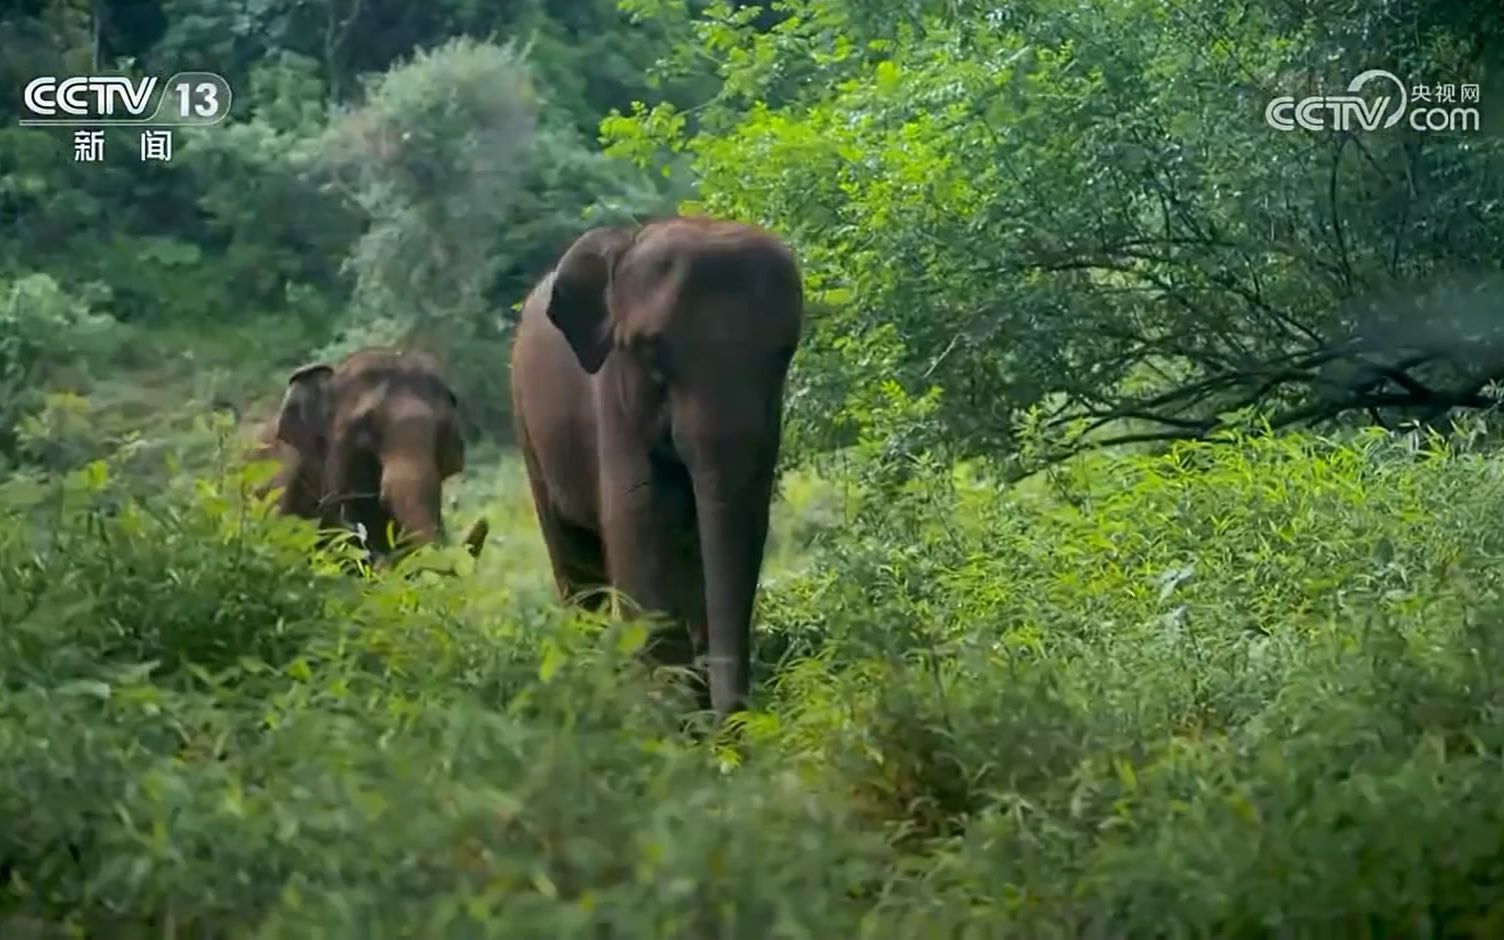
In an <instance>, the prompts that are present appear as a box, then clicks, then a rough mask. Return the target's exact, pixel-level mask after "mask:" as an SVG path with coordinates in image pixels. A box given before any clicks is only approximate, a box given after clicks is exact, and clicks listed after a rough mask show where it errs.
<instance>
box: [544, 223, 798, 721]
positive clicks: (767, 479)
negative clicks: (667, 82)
mask: <svg viewBox="0 0 1504 940" xmlns="http://www.w3.org/2000/svg"><path fill="white" fill-rule="evenodd" d="M543 287H544V289H545V290H546V291H548V319H549V320H550V321H551V322H552V323H553V324H554V326H556V327H557V328H558V329H559V331H560V332H562V333H563V335H564V337H565V338H566V340H567V341H568V343H569V345H570V347H571V349H573V351H574V354H575V357H576V359H577V360H578V361H579V364H580V366H581V367H582V368H583V369H584V370H585V371H586V372H587V373H590V374H592V375H596V376H597V377H596V379H595V383H596V388H597V391H598V392H599V393H600V394H599V395H598V397H597V409H598V415H597V420H598V421H600V422H601V423H602V428H603V432H604V433H603V440H604V441H607V442H610V441H631V442H634V443H633V446H636V444H637V443H638V442H640V443H641V444H642V445H643V446H642V448H641V449H642V450H643V452H644V454H645V455H646V456H645V457H644V458H643V459H642V461H641V466H643V467H648V468H650V469H646V470H644V471H643V472H644V473H645V474H646V475H648V476H651V477H652V478H653V485H654V486H657V487H660V488H661V487H664V486H669V487H675V486H682V488H683V489H684V490H686V491H687V492H688V493H690V494H692V501H693V508H692V510H691V513H692V522H690V523H689V524H688V528H690V529H692V530H693V531H691V532H687V533H685V534H686V536H687V537H690V538H692V539H694V540H695V541H696V542H697V543H698V544H697V555H698V557H699V559H700V563H701V571H700V572H699V573H698V574H699V576H700V578H701V581H702V584H703V613H704V618H705V621H706V623H705V624H703V629H704V631H705V637H704V638H705V641H706V646H707V647H708V650H707V652H708V656H707V662H708V678H709V686H710V698H711V703H712V705H713V706H714V708H715V709H716V711H717V712H720V713H722V714H725V713H727V712H729V711H732V710H736V709H739V708H742V707H744V706H745V703H746V700H747V698H748V694H749V685H750V665H749V664H750V652H751V650H750V646H751V617H752V608H753V602H754V599H755V595H756V593H757V582H758V578H759V574H760V571H761V567H762V560H763V553H764V549H765V544H766V539H767V530H768V513H769V503H770V501H771V498H772V488H773V481H774V473H775V468H776V464H777V462H778V452H779V444H780V439H781V429H782V421H783V393H784V386H785V384H786V378H787V374H788V369H789V364H790V361H791V360H792V358H793V356H794V353H795V351H796V349H797V347H798V344H799V340H800V335H801V332H802V328H803V318H804V313H803V304H804V299H803V287H802V283H801V276H800V272H799V267H798V264H797V262H796V260H795V258H794V256H793V253H792V252H791V251H790V249H789V248H788V247H787V246H786V245H785V244H784V243H783V242H782V241H781V240H780V239H778V238H777V237H775V236H773V235H772V234H770V233H768V232H765V231H762V230H761V229H758V228H755V227H753V226H749V225H743V224H740V223H735V222H723V221H718V220H712V219H703V218H678V219H671V220H668V221H665V222H658V223H653V224H650V225H647V226H644V227H642V228H640V229H636V230H635V231H630V232H629V231H622V230H617V229H610V228H601V229H595V230H592V231H590V232H588V233H586V234H585V235H584V236H582V237H581V238H580V239H579V240H578V241H576V242H575V243H574V245H572V246H571V247H570V249H569V250H568V251H567V252H565V254H564V256H563V257H562V258H561V259H560V261H559V263H558V265H557V266H556V267H555V269H554V272H553V274H552V281H551V284H545V285H543ZM601 446H602V448H603V449H605V450H607V451H608V452H607V453H603V454H602V459H603V460H612V459H614V455H613V454H611V453H609V448H610V447H611V446H613V445H611V444H610V443H604V444H602V445H601ZM681 480H682V481H683V482H682V484H681V483H680V482H679V481H681ZM665 481H669V482H668V483H665ZM626 483H627V484H628V485H629V486H632V485H639V484H636V483H635V482H633V481H626ZM627 498H629V497H627ZM606 524H607V526H609V525H610V523H609V521H608V522H607V523H606ZM618 586H620V585H618ZM628 593H630V591H629V592H628Z"/></svg>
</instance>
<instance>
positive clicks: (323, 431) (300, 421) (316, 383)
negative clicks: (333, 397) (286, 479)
mask: <svg viewBox="0 0 1504 940" xmlns="http://www.w3.org/2000/svg"><path fill="white" fill-rule="evenodd" d="M333 375H334V367H333V366H330V365H328V364H327V363H322V362H319V363H315V364H313V365H307V366H303V367H302V368H301V369H298V370H297V371H295V372H294V373H293V374H292V375H290V376H288V377H287V393H286V394H285V395H283V396H282V411H281V413H280V414H278V415H277V433H276V438H277V440H279V441H286V442H287V443H289V444H291V445H292V446H293V447H295V448H297V449H298V450H299V451H301V452H302V453H305V454H312V453H317V452H319V451H320V450H322V448H323V444H324V440H325V438H326V436H327V435H328V428H329V380H330V378H332V377H333Z"/></svg>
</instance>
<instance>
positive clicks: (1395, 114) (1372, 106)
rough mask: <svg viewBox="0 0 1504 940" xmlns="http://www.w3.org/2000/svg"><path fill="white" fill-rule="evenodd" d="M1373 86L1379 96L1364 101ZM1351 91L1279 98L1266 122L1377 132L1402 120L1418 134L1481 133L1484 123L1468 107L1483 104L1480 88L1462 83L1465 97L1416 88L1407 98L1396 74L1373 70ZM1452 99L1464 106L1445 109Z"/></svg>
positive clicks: (1285, 127)
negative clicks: (1477, 102)
mask: <svg viewBox="0 0 1504 940" xmlns="http://www.w3.org/2000/svg"><path fill="white" fill-rule="evenodd" d="M1370 84H1372V86H1373V88H1372V89H1371V91H1378V92H1379V94H1378V96H1377V97H1374V98H1372V99H1370V98H1366V97H1360V96H1359V94H1358V92H1360V91H1362V90H1363V89H1364V88H1365V87H1367V86H1369V85H1370ZM1347 91H1348V93H1347V94H1345V95H1313V96H1311V97H1309V98H1301V99H1299V100H1296V99H1295V98H1291V97H1289V96H1280V97H1278V98H1275V99H1273V100H1272V101H1270V102H1269V105H1268V107H1266V108H1264V120H1265V121H1266V122H1268V124H1269V126H1270V127H1272V128H1274V129H1275V130H1277V131H1293V130H1295V129H1296V128H1297V127H1298V128H1301V129H1303V130H1308V131H1325V130H1334V131H1351V130H1365V131H1376V130H1380V129H1382V128H1389V127H1394V126H1395V125H1396V124H1398V123H1399V122H1400V121H1402V120H1403V121H1405V122H1406V123H1407V124H1408V125H1409V126H1410V127H1411V128H1412V129H1413V130H1417V131H1425V132H1431V131H1438V132H1440V131H1476V130H1477V129H1478V128H1479V127H1480V126H1481V124H1482V117H1481V115H1480V114H1479V112H1478V109H1477V108H1476V107H1466V106H1465V103H1466V102H1469V101H1472V102H1476V101H1477V100H1478V86H1477V85H1462V86H1461V95H1460V98H1459V94H1458V86H1457V85H1435V86H1427V85H1416V86H1414V87H1413V88H1412V90H1411V91H1410V93H1409V94H1406V92H1405V83H1404V82H1402V81H1400V80H1399V77H1398V76H1396V75H1395V74H1394V73H1393V72H1386V71H1384V70H1383V69H1369V70H1368V71H1366V72H1364V73H1363V74H1361V75H1359V76H1358V77H1357V78H1355V79H1353V80H1352V81H1350V82H1348V83H1347ZM1453 101H1458V102H1460V103H1459V104H1457V105H1453V106H1451V107H1443V106H1442V105H1444V104H1449V103H1451V102H1453ZM1421 102H1425V106H1421V104H1420V103H1421ZM1412 105H1414V106H1413V107H1412Z"/></svg>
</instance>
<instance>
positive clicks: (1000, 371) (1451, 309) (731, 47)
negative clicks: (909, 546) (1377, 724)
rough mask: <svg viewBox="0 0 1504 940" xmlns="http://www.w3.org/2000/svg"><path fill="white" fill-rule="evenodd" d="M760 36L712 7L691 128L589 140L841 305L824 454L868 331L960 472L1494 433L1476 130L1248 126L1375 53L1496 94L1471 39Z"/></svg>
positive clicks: (1395, 35)
mask: <svg viewBox="0 0 1504 940" xmlns="http://www.w3.org/2000/svg"><path fill="white" fill-rule="evenodd" d="M779 9H781V10H782V11H784V16H783V19H782V21H781V22H780V23H779V24H778V25H777V26H776V27H775V28H773V29H772V30H770V31H767V32H760V31H758V30H756V29H754V28H753V27H752V26H750V25H748V21H749V20H750V19H751V18H752V11H749V10H742V11H733V10H732V9H731V8H730V7H729V6H728V5H727V4H724V3H722V4H719V5H716V6H714V7H713V8H712V9H711V10H709V11H707V12H706V14H705V15H704V17H702V18H701V19H699V20H696V21H694V22H693V23H692V24H691V26H690V27H689V28H690V30H691V38H692V42H693V43H694V45H695V48H696V49H697V50H699V51H701V52H702V53H703V54H705V55H709V56H714V57H715V58H716V59H717V61H719V62H720V63H721V68H720V74H721V76H722V79H723V84H722V89H721V92H720V95H719V97H718V98H717V100H716V102H715V104H714V105H713V106H709V107H706V108H703V109H701V110H700V111H699V112H697V113H696V114H695V115H694V116H693V118H692V119H687V118H686V116H685V115H684V114H683V113H681V112H680V111H679V110H678V109H677V108H676V107H675V106H674V105H673V104H671V103H666V104H660V105H659V106H657V107H655V108H651V109H649V108H646V107H639V108H638V109H636V110H635V111H634V112H633V114H631V115H627V116H623V115H617V116H615V117H612V118H609V119H608V120H607V121H606V122H605V124H604V129H605V130H606V132H607V133H608V134H609V135H610V136H611V137H612V139H613V142H614V143H613V146H614V148H615V152H617V153H621V154H624V155H629V156H634V157H635V158H637V159H638V160H639V161H640V162H642V163H644V164H650V163H653V162H655V161H657V162H660V163H666V162H668V161H665V160H664V158H663V157H662V156H661V154H662V152H663V151H665V150H668V151H680V150H682V151H686V152H688V153H690V154H692V155H693V167H694V175H695V179H696V181H697V183H698V188H699V192H700V203H699V205H701V206H703V208H705V209H706V210H708V211H711V212H714V213H721V214H728V215H734V216H740V217H745V218H750V219H755V220H758V221H762V222H765V223H768V224H770V225H772V226H773V227H774V228H776V229H778V230H780V231H782V232H784V233H786V234H787V235H788V237H789V238H790V239H791V240H792V241H793V242H794V243H795V244H796V245H797V246H798V248H799V250H800V252H801V255H802V256H803V257H804V258H805V259H806V263H807V264H808V266H809V269H810V283H811V285H812V286H813V287H814V288H815V290H816V291H817V292H818V296H821V297H823V298H825V299H826V300H827V301H829V302H830V303H831V305H832V309H831V311H830V312H829V313H828V314H826V315H823V316H822V317H820V319H819V322H818V324H817V326H816V331H817V338H816V339H815V340H814V342H813V343H812V346H811V355H810V356H807V357H802V358H803V359H804V366H805V367H804V368H802V369H801V370H800V371H801V373H802V374H803V375H805V376H809V378H806V379H803V380H802V384H803V385H804V386H805V388H806V389H807V390H808V391H811V392H812V391H813V388H812V385H814V384H815V383H818V384H819V385H821V386H823V387H824V388H825V389H826V391H827V393H828V396H827V397H824V399H823V401H822V402H821V406H820V411H821V412H822V413H824V414H830V415H834V416H835V418H836V420H835V421H834V422H831V423H828V429H829V431H830V432H831V434H834V435H835V436H834V437H831V438H830V440H831V441H832V442H834V441H839V440H845V439H848V438H846V437H843V436H842V435H841V433H840V428H841V426H842V425H843V424H845V425H850V424H851V423H852V422H853V421H857V420H858V418H857V417H856V416H855V415H853V414H852V413H850V412H849V411H847V412H843V411H842V410H841V409H840V407H839V404H840V402H841V401H842V400H845V399H846V398H848V397H849V396H850V395H852V394H854V392H853V390H854V389H855V388H856V387H858V386H859V385H860V384H861V383H862V382H866V381H871V380H872V379H874V378H876V376H874V375H872V374H871V372H870V371H869V366H868V364H867V363H865V362H863V361H862V360H861V359H860V358H855V357H852V356H849V355H845V354H843V353H842V352H841V349H842V348H843V344H844V346H845V347H846V348H859V346H852V345H851V344H852V342H853V340H852V338H853V337H858V336H864V335H869V334H871V333H872V332H873V331H875V330H881V329H884V328H886V327H888V326H893V327H896V329H897V333H896V339H897V340H898V341H899V342H901V343H902V345H903V348H904V353H903V355H902V357H901V360H900V362H899V363H898V364H897V365H896V367H895V371H894V372H893V373H892V374H890V375H884V376H882V377H883V378H885V379H886V378H891V379H893V380H895V381H897V382H899V383H900V384H901V385H902V386H903V387H904V388H906V389H907V390H908V393H909V394H911V395H918V394H920V393H922V392H924V391H925V389H927V388H928V387H930V386H931V385H934V386H936V387H938V388H939V390H940V391H941V405H940V408H941V411H940V417H941V420H940V422H939V423H938V424H935V425H933V430H934V432H935V434H936V435H939V436H938V437H932V440H933V441H936V442H938V441H939V440H941V439H943V440H944V441H945V442H946V443H947V445H948V446H952V447H954V448H955V449H956V450H958V451H959V452H961V453H982V454H993V455H999V456H1001V455H1007V454H1015V455H1016V454H1017V453H1018V448H1019V446H1020V443H1021V439H1022V438H1029V439H1030V440H1033V441H1034V442H1035V443H1034V444H1033V446H1034V448H1035V451H1034V452H1035V453H1037V454H1043V455H1055V456H1058V455H1061V454H1064V453H1068V452H1070V451H1071V450H1072V449H1074V448H1076V447H1079V446H1081V445H1082V444H1083V442H1086V441H1094V442H1096V443H1101V442H1103V441H1107V440H1118V441H1129V440H1141V439H1158V438H1165V437H1177V436H1201V435H1204V434H1207V433H1210V432H1212V431H1214V430H1216V429H1218V428H1220V427H1223V426H1224V425H1225V424H1226V422H1227V420H1228V416H1229V415H1231V414H1236V413H1238V412H1239V410H1240V409H1243V408H1246V407H1254V406H1256V407H1260V408H1263V409H1266V410H1272V411H1273V419H1272V420H1273V422H1274V423H1275V424H1276V425H1286V424H1309V423H1316V422H1321V421H1324V420H1328V419H1333V418H1338V417H1342V416H1346V415H1348V414H1351V413H1352V412H1354V411H1355V410H1363V409H1368V410H1372V411H1373V412H1374V414H1375V415H1376V416H1377V417H1379V418H1380V419H1381V420H1385V421H1389V420H1392V417H1391V416H1392V415H1393V414H1394V412H1395V411H1399V412H1401V413H1415V412H1419V413H1420V415H1421V416H1422V417H1428V418H1439V417H1441V416H1444V415H1445V413H1446V412H1447V409H1448V408H1450V407H1453V406H1463V407H1479V406H1484V405H1486V404H1487V402H1488V399H1487V397H1486V395H1485V394H1484V388H1485V386H1486V385H1487V384H1488V383H1489V382H1490V381H1492V380H1494V379H1496V378H1499V377H1500V376H1501V370H1504V358H1501V357H1500V356H1499V354H1498V353H1497V352H1495V351H1494V350H1495V349H1497V348H1499V343H1500V341H1501V340H1504V335H1501V334H1498V332H1497V329H1498V328H1497V326H1496V323H1497V318H1496V317H1493V316H1492V315H1491V313H1490V311H1492V310H1493V309H1495V308H1496V307H1497V305H1498V303H1499V301H1500V298H1501V294H1500V280H1499V278H1500V275H1501V273H1504V272H1501V270H1500V260H1499V259H1500V258H1501V257H1504V255H1501V253H1500V250H1499V248H1500V245H1501V241H1500V240H1501V239H1504V225H1501V215H1500V213H1501V211H1504V198H1501V197H1504V190H1501V189H1500V185H1501V183H1500V181H1501V180H1504V175H1501V174H1500V172H1499V171H1500V169H1501V168H1504V150H1501V143H1500V139H1499V136H1498V134H1497V128H1496V127H1493V126H1490V127H1488V128H1484V129H1482V130H1481V131H1479V132H1472V133H1468V132H1463V131H1458V132H1455V133H1419V132H1415V131H1411V130H1408V129H1407V128H1404V127H1400V128H1395V129H1392V130H1390V131H1385V132H1382V133H1374V134H1366V135H1365V134H1361V133H1347V134H1336V133H1329V134H1322V135H1313V134H1308V133H1304V132H1301V133H1279V132H1276V131H1274V130H1273V129H1271V128H1270V127H1269V126H1268V125H1267V124H1265V122H1264V121H1263V119H1262V113H1263V109H1264V105H1265V104H1266V103H1267V102H1268V101H1269V99H1270V98H1271V97H1272V96H1274V95H1276V94H1280V93H1291V94H1304V93H1307V92H1309V91H1312V90H1315V89H1321V88H1327V89H1334V88H1337V87H1340V85H1341V84H1342V83H1345V81H1347V79H1348V78H1350V77H1351V76H1352V75H1354V74H1356V73H1357V72H1358V71H1361V70H1362V68H1365V67H1368V64H1369V63H1370V62H1371V61H1372V58H1373V57H1374V56H1375V55H1376V54H1377V52H1376V50H1380V49H1382V50H1384V55H1385V58H1386V59H1387V60H1388V61H1389V62H1390V63H1392V65H1393V68H1394V69H1396V70H1397V71H1398V72H1400V73H1403V74H1405V75H1406V76H1414V78H1415V80H1416V81H1428V82H1434V81H1437V76H1443V75H1444V76H1451V77H1453V78H1451V79H1450V80H1454V81H1461V80H1464V79H1463V78H1462V77H1463V76H1468V77H1469V80H1473V81H1477V82H1484V81H1487V80H1488V79H1489V76H1491V75H1493V74H1495V73H1494V72H1493V71H1491V66H1492V63H1493V62H1494V61H1495V60H1494V59H1493V58H1491V57H1493V56H1496V55H1497V53H1496V52H1494V51H1485V50H1484V49H1483V48H1482V47H1480V46H1478V45H1477V44H1476V43H1475V42H1474V41H1473V40H1474V37H1472V36H1470V35H1469V34H1467V33H1466V32H1464V30H1465V29H1466V28H1468V26H1467V24H1469V23H1471V22H1473V20H1470V19H1468V15H1472V16H1474V17H1476V11H1475V12H1474V13H1473V14H1466V11H1461V12H1459V11H1457V10H1455V9H1450V8H1449V11H1442V10H1441V9H1440V8H1436V9H1429V8H1427V9H1422V10H1420V11H1415V12H1406V13H1403V14H1401V13H1399V12H1394V13H1391V14H1385V15H1382V16H1379V15H1375V16H1368V17H1366V18H1365V17H1359V18H1357V20H1356V21H1354V22H1355V24H1356V25H1353V24H1350V23H1344V22H1343V21H1342V19H1341V18H1340V16H1333V15H1332V14H1333V13H1339V14H1340V13H1341V12H1342V10H1341V9H1336V8H1327V7H1317V6H1312V7H1309V8H1303V9H1302V10H1284V9H1278V10H1276V9H1274V8H1271V7H1269V6H1268V5H1264V4H1257V3H1240V4H1237V5H1235V6H1233V7H1228V6H1226V5H1223V4H1195V3H1192V4H1177V5H1175V6H1174V7H1173V8H1165V7H1164V6H1163V5H1162V4H1158V3H1152V2H1139V0H1114V2H1111V3H1106V4H1093V5H1091V6H1089V7H1082V6H1080V5H1078V4H1068V3H1058V2H1054V0H1039V2H1033V3H1029V4H1025V5H1023V6H1019V5H1014V6H1010V7H1007V8H997V9H990V8H987V7H986V6H985V5H979V4H948V5H944V6H943V7H942V6H941V5H938V4H937V5H926V4H923V3H913V4H906V3H888V4H860V5H859V4H855V3H851V4H848V3H842V2H798V0H795V2H790V3H786V4H781V5H779ZM1329 22H1332V23H1336V24H1337V25H1335V26H1329V25H1327V24H1328V23H1329ZM1356 35H1362V36H1363V37H1365V38H1364V40H1363V42H1361V43H1360V42H1354V41H1351V40H1352V39H1353V38H1354V36H1356ZM1492 48H1493V49H1496V48H1497V47H1492ZM1484 94H1485V96H1486V95H1487V94H1488V91H1485V92H1484ZM1485 113H1486V112H1485ZM859 345H860V344H859ZM834 375H839V376H843V377H844V378H843V379H842V380H840V381H835V380H833V379H832V376H834ZM1386 412H1387V414H1386ZM1089 431H1095V433H1094V434H1088V433H1087V432H1089ZM1041 435H1043V437H1044V442H1043V444H1041V443H1040V442H1039V441H1038V438H1039V437H1040V436H1041Z"/></svg>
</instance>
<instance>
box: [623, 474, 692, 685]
mask: <svg viewBox="0 0 1504 940" xmlns="http://www.w3.org/2000/svg"><path fill="white" fill-rule="evenodd" d="M677 495H678V494H676V493H675V492H674V490H673V489H672V487H669V486H665V485H664V483H663V482H662V481H657V480H654V481H653V482H651V483H641V482H639V483H638V484H636V485H628V486H626V487H624V488H623V489H622V490H621V491H619V495H618V496H617V498H615V499H611V500H605V501H603V508H604V509H605V511H606V516H605V525H604V529H605V533H606V534H605V549H606V566H607V569H608V571H609V574H610V578H611V585H612V587H614V588H616V590H618V591H620V592H621V593H622V594H624V595H626V597H627V598H629V599H630V600H631V601H632V603H634V604H635V605H636V606H637V607H638V608H640V609H641V610H642V611H643V612H644V613H646V614H648V615H649V616H652V617H654V618H655V619H659V620H660V622H661V626H660V627H659V628H658V629H657V630H655V631H654V633H653V635H652V636H651V637H650V638H649V641H648V646H647V649H646V650H644V653H645V655H646V656H647V657H648V659H649V660H650V661H651V662H655V663H658V664H661V665H669V666H681V667H691V666H693V665H694V662H695V659H696V656H697V654H699V653H700V652H701V647H702V646H703V638H697V637H696V636H695V635H694V633H693V632H692V631H693V630H694V628H696V627H700V626H701V625H703V624H704V622H705V600H704V588H703V585H702V582H701V579H700V567H699V562H698V538H697V534H696V530H695V526H694V517H693V510H692V505H693V504H692V503H690V502H689V501H688V500H685V499H681V498H676V496H677ZM662 621H666V622H662Z"/></svg>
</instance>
